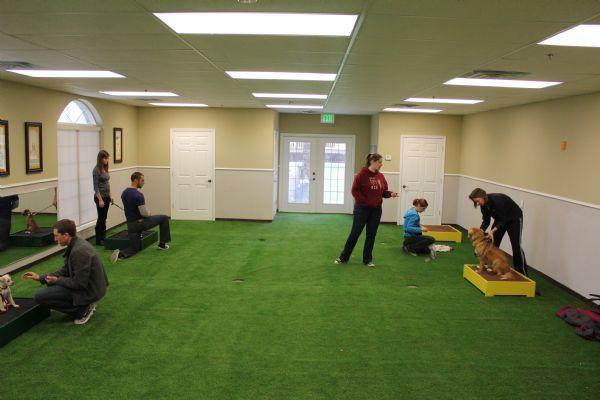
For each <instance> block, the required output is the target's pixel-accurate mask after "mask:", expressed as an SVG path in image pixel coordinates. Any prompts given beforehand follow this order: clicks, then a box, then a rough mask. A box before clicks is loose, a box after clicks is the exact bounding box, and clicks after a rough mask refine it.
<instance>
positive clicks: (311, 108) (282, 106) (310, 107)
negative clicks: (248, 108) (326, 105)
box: [267, 104, 323, 110]
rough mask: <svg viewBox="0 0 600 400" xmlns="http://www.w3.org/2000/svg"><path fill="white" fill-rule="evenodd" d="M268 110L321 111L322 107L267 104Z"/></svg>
mask: <svg viewBox="0 0 600 400" xmlns="http://www.w3.org/2000/svg"><path fill="white" fill-rule="evenodd" d="M267 107H269V108H299V109H306V110H321V109H323V106H315V105H300V104H267Z"/></svg>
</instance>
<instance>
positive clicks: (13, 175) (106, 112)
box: [0, 80, 137, 185]
mask: <svg viewBox="0 0 600 400" xmlns="http://www.w3.org/2000/svg"><path fill="white" fill-rule="evenodd" d="M0 93H1V95H0V119H4V120H8V123H9V154H10V176H8V177H0V185H7V184H11V183H16V182H27V181H35V180H41V179H50V178H56V177H57V176H58V163H57V150H56V131H57V122H56V121H57V120H58V118H59V117H60V114H61V113H62V111H63V109H64V108H65V107H66V105H67V104H69V102H70V101H72V100H75V99H85V100H87V101H89V102H90V103H91V104H92V105H93V106H94V107H95V108H96V110H97V111H98V113H99V115H100V117H101V119H102V121H103V131H102V139H101V140H102V148H104V149H106V150H108V152H109V153H110V154H111V155H112V153H113V140H112V129H113V127H120V128H123V136H124V142H123V163H122V164H119V165H118V166H119V167H120V166H123V167H125V166H129V165H135V164H137V110H136V108H135V107H131V106H126V105H123V104H118V103H113V102H109V101H104V100H100V99H93V98H89V97H88V98H86V97H81V96H76V95H73V94H69V93H64V92H59V91H55V90H49V89H43V88H38V87H33V86H28V85H22V84H18V83H14V82H7V81H1V80H0ZM25 122H41V123H42V146H43V163H44V164H43V167H44V170H43V172H41V173H35V174H26V173H25V127H24V125H25ZM90 173H91V171H90Z"/></svg>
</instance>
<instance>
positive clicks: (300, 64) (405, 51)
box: [0, 0, 600, 114]
mask: <svg viewBox="0 0 600 400" xmlns="http://www.w3.org/2000/svg"><path fill="white" fill-rule="evenodd" d="M210 11H236V12H243V11H254V12H257V11H258V12H302V13H307V12H308V13H344V14H361V16H362V18H361V19H362V25H361V26H360V29H358V30H357V31H356V35H355V41H354V43H353V45H352V46H350V44H351V42H352V40H351V38H349V37H296V36H293V37H290V36H281V37H279V36H225V35H177V34H176V33H174V32H173V31H172V30H171V29H169V28H168V27H166V26H165V25H164V24H163V23H162V22H160V20H158V19H157V18H156V17H155V16H154V15H153V14H152V13H153V12H210ZM583 22H585V23H600V1H598V0H503V1H500V0H372V1H366V0H339V1H335V0H327V1H324V0H294V1H290V0H258V2H257V3H255V4H240V3H238V2H237V1H236V0H219V1H216V0H213V1H210V0H208V1H197V0H179V1H178V0H170V1H164V0H137V1H135V0H103V1H97V0H53V1H42V0H0V61H25V62H29V63H31V64H34V65H35V66H36V67H38V68H42V69H103V70H105V69H106V70H111V71H114V72H117V73H119V74H123V75H125V76H126V77H127V78H125V79H47V78H46V79H42V78H28V77H24V76H20V75H16V74H12V73H9V72H5V71H0V79H3V80H9V81H15V82H22V83H26V84H30V85H34V86H40V87H46V88H51V89H57V90H62V91H66V92H70V93H75V94H78V95H85V96H92V97H99V98H106V99H110V100H113V101H118V102H121V103H125V104H132V105H138V106H149V105H148V104H147V103H146V102H143V101H138V100H128V99H116V98H114V97H111V96H107V95H102V94H100V93H98V91H100V90H136V91H137V90H148V91H173V92H176V93H178V94H179V95H180V96H181V97H179V98H177V101H181V102H194V103H206V104H208V105H209V106H211V107H248V108H264V107H265V104H272V103H273V101H272V99H257V98H255V97H253V96H252V92H281V93H329V92H330V91H331V89H332V85H333V83H332V82H305V81H303V82H290V81H259V80H234V79H231V78H229V77H228V76H227V75H226V74H225V72H224V71H226V70H234V71H236V70H237V71H240V70H256V71H288V72H320V73H337V72H338V71H341V74H340V75H339V77H338V81H337V82H336V83H335V86H334V89H333V91H332V93H331V97H330V98H329V100H328V101H327V102H326V103H324V102H323V101H321V100H293V102H294V103H296V104H299V103H301V104H325V109H324V111H327V112H334V113H343V114H375V113H377V112H380V111H381V110H382V109H383V108H385V107H390V106H392V105H395V104H398V103H402V102H403V100H404V99H406V98H408V97H432V96H435V97H443V98H467V99H469V98H474V99H484V100H485V102H484V103H480V104H475V105H458V104H444V105H440V107H439V108H442V109H444V112H443V113H442V114H470V113H475V112H480V111H485V110H490V109H496V108H501V107H506V106H511V105H518V104H524V103H530V102H535V101H541V100H546V99H553V98H559V97H565V96H571V95H576V94H583V93H590V92H597V91H600V49H599V48H574V47H555V46H540V45H537V42H539V41H541V40H542V39H544V38H546V37H548V36H550V35H553V34H555V33H557V32H559V31H562V30H565V29H568V28H570V27H572V26H576V25H578V24H580V23H583ZM346 52H349V53H348V57H347V58H346V60H345V63H343V60H344V55H345V54H346ZM550 53H551V54H553V55H552V56H551V57H548V56H547V54H550ZM475 69H494V70H510V71H522V72H527V73H529V75H527V76H526V77H524V78H523V79H529V80H549V81H556V80H558V81H564V82H565V83H564V84H562V85H559V86H555V87H551V88H547V89H539V90H526V89H504V88H472V87H459V86H446V85H443V83H444V82H445V81H447V80H449V79H451V78H454V77H457V76H460V75H463V74H465V73H468V72H470V71H473V70H475ZM169 101H173V99H170V100H169ZM277 103H280V101H278V102H277ZM423 107H428V106H427V105H426V104H424V105H423Z"/></svg>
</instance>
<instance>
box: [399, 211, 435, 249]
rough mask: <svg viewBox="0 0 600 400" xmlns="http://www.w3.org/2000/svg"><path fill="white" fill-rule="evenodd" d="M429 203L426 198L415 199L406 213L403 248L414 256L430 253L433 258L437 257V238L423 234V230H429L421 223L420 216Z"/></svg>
mask: <svg viewBox="0 0 600 400" xmlns="http://www.w3.org/2000/svg"><path fill="white" fill-rule="evenodd" d="M428 205H429V204H428V203H427V200H425V199H414V200H413V207H412V208H410V209H409V210H408V211H407V212H406V214H404V244H403V245H402V250H404V252H405V253H408V254H410V255H412V256H416V255H417V254H430V255H431V258H435V249H434V247H433V243H435V239H434V238H432V237H431V236H424V235H423V232H427V228H425V227H424V226H422V225H421V217H420V216H419V214H420V213H422V212H423V211H425V209H426V208H427V206H428Z"/></svg>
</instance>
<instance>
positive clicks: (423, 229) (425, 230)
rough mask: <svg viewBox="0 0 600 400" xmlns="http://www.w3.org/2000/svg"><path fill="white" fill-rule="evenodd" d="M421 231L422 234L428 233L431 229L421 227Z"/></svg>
mask: <svg viewBox="0 0 600 400" xmlns="http://www.w3.org/2000/svg"><path fill="white" fill-rule="evenodd" d="M421 231H422V232H427V231H429V229H427V227H425V226H423V225H421Z"/></svg>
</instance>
